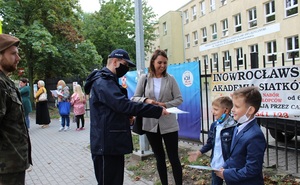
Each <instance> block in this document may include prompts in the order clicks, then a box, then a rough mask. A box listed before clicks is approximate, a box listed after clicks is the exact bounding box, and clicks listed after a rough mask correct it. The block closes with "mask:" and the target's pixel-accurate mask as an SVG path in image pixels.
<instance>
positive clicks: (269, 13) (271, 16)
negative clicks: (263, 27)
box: [265, 0, 276, 23]
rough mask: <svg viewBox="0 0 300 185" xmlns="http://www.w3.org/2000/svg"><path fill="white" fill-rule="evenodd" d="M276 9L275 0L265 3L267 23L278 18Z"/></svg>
mask: <svg viewBox="0 0 300 185" xmlns="http://www.w3.org/2000/svg"><path fill="white" fill-rule="evenodd" d="M275 11H276V10H275V0H272V1H269V2H267V3H266V4H265V16H266V23H269V22H273V21H275V20H276V14H275Z"/></svg>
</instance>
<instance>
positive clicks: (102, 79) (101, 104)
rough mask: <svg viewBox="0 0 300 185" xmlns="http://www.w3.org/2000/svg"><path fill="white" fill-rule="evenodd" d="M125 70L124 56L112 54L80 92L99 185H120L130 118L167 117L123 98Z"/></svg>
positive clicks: (130, 146) (159, 110)
mask: <svg viewBox="0 0 300 185" xmlns="http://www.w3.org/2000/svg"><path fill="white" fill-rule="evenodd" d="M129 67H135V64H134V63H133V62H132V61H130V58H129V55H128V53H127V52H126V51H125V50H123V49H116V50H114V51H113V52H112V53H111V54H110V55H109V56H108V60H107V65H106V67H104V68H103V69H101V70H95V71H93V72H92V73H91V74H90V75H89V76H88V78H87V80H86V84H85V87H84V90H85V92H86V93H87V94H89V95H90V99H89V101H90V113H91V117H90V121H91V129H90V143H91V153H92V159H93V163H94V171H95V176H96V179H97V181H98V184H99V185H122V184H123V181H124V163H125V162H124V155H125V154H129V153H132V151H133V144H132V135H131V129H130V121H131V119H130V117H132V116H136V115H138V116H143V117H153V118H157V119H158V118H159V117H160V116H162V115H168V114H169V113H168V112H167V111H166V109H165V108H164V107H161V106H158V105H151V104H144V103H138V102H133V101H131V100H129V99H128V97H127V90H126V89H125V88H123V87H122V86H121V85H120V84H119V81H118V78H120V77H122V76H124V75H125V74H126V73H127V72H128V70H129Z"/></svg>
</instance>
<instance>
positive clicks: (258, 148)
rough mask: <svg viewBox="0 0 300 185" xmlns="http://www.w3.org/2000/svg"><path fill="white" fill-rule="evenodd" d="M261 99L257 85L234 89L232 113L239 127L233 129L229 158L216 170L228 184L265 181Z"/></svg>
mask: <svg viewBox="0 0 300 185" xmlns="http://www.w3.org/2000/svg"><path fill="white" fill-rule="evenodd" d="M261 100H262V97H261V94H260V92H259V90H258V88H257V87H253V86H251V87H243V88H240V89H238V90H236V91H234V92H233V95H232V102H233V108H232V114H233V118H234V119H235V120H236V121H237V122H238V123H239V124H240V126H236V127H235V130H234V133H235V134H234V136H233V138H232V144H231V148H230V157H229V158H228V159H227V160H226V161H225V163H224V164H223V168H220V171H215V173H216V175H217V176H218V177H220V178H222V179H224V180H225V182H226V184H227V185H236V184H243V185H253V184H255V185H263V184H264V178H263V173H262V168H263V161H264V153H265V149H266V146H267V143H266V140H265V136H264V134H263V132H262V131H261V129H260V126H259V125H258V124H257V120H256V118H255V114H256V112H257V111H258V110H259V108H260V105H261Z"/></svg>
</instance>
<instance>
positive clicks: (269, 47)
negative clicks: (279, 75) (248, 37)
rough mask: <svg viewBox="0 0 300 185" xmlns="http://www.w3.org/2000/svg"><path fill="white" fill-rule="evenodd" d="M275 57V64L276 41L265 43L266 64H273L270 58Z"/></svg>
mask: <svg viewBox="0 0 300 185" xmlns="http://www.w3.org/2000/svg"><path fill="white" fill-rule="evenodd" d="M273 54H274V56H275V60H274V61H275V62H276V61H277V45H276V40H272V41H269V42H267V43H266V56H267V60H266V61H267V63H271V62H273V60H272V56H273Z"/></svg>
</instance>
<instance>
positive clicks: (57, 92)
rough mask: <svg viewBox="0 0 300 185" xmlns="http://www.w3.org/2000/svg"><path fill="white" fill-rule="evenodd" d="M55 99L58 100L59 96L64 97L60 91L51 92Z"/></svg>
mask: <svg viewBox="0 0 300 185" xmlns="http://www.w3.org/2000/svg"><path fill="white" fill-rule="evenodd" d="M50 91H51V93H52V94H53V96H54V97H56V98H57V96H63V94H62V93H60V92H59V91H58V90H50Z"/></svg>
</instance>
